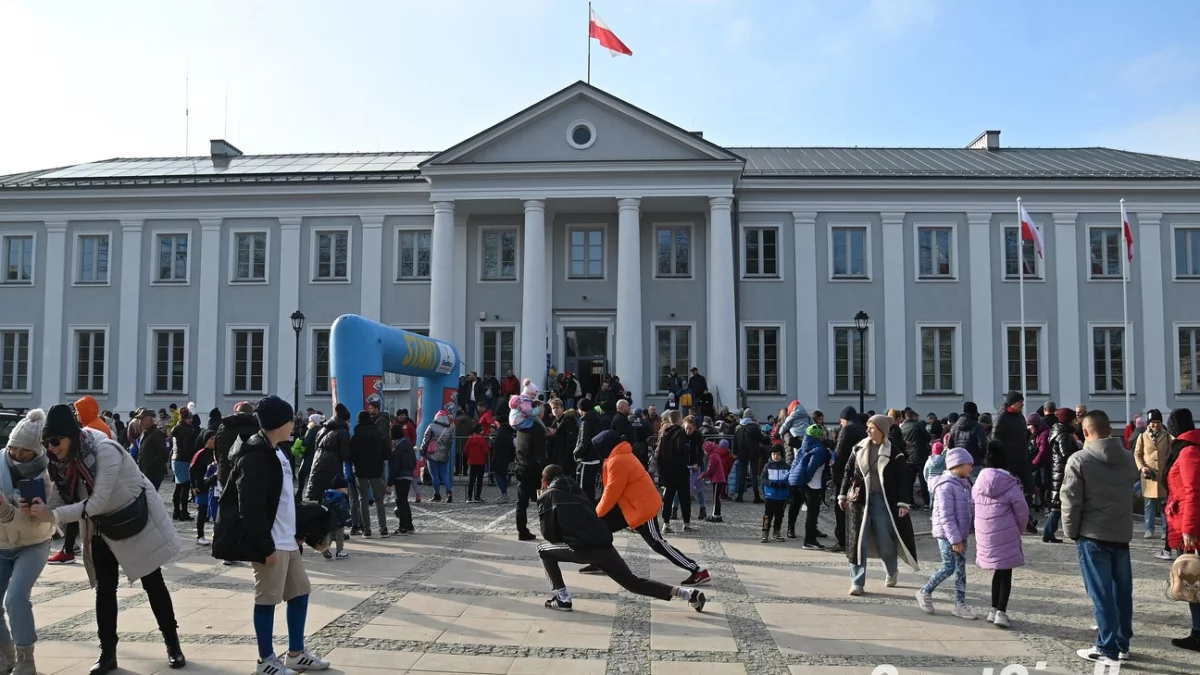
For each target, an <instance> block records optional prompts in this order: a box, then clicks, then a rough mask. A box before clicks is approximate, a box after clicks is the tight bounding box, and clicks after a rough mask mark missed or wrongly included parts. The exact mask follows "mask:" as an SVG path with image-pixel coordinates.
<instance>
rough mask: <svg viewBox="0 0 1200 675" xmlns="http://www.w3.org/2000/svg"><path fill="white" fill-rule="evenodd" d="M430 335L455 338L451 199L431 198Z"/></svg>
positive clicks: (448, 340) (438, 337)
mask: <svg viewBox="0 0 1200 675" xmlns="http://www.w3.org/2000/svg"><path fill="white" fill-rule="evenodd" d="M430 248H431V250H430V257H431V258H432V260H431V261H430V263H431V264H430V270H429V336H430V337H432V338H435V339H437V340H445V341H447V342H450V341H452V340H454V202H434V204H433V242H432V243H431V245H430Z"/></svg>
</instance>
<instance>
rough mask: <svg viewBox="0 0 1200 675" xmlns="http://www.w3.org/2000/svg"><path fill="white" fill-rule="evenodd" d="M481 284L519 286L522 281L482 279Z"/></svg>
mask: <svg viewBox="0 0 1200 675" xmlns="http://www.w3.org/2000/svg"><path fill="white" fill-rule="evenodd" d="M479 283H481V284H518V283H521V280H520V279H480V280H479Z"/></svg>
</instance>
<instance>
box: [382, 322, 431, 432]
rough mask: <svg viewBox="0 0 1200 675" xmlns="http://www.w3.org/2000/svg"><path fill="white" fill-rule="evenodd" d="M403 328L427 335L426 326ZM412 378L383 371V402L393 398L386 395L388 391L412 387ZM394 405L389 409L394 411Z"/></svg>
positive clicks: (405, 389) (404, 389) (406, 389)
mask: <svg viewBox="0 0 1200 675" xmlns="http://www.w3.org/2000/svg"><path fill="white" fill-rule="evenodd" d="M404 330H406V331H408V332H410V333H416V334H417V335H424V336H425V337H429V329H428V328H405V329H404ZM414 379H416V378H414V377H413V376H412V375H401V374H399V373H389V372H386V371H384V373H383V400H384V402H385V403H386V402H389V401H392V400H393V399H394V398H395V397H394V396H389V395H388V393H389V392H398V391H408V390H409V389H412V383H413V380H414ZM389 404H390V403H389ZM396 407H397V406H396V405H392V407H391V408H390V410H392V411H393V412H394V411H395V409H396Z"/></svg>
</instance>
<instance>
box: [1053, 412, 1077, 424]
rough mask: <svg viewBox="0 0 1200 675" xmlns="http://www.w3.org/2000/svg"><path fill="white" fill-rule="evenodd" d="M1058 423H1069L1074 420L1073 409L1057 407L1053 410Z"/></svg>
mask: <svg viewBox="0 0 1200 675" xmlns="http://www.w3.org/2000/svg"><path fill="white" fill-rule="evenodd" d="M1054 416H1055V417H1056V418H1058V423H1059V424H1070V423H1071V422H1074V421H1075V411H1074V410H1072V409H1070V408H1059V409H1058V410H1055V411H1054Z"/></svg>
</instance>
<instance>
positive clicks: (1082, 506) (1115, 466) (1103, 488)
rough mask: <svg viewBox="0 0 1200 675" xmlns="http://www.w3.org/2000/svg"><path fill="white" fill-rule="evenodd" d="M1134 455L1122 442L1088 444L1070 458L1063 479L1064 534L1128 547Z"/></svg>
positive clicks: (1106, 439)
mask: <svg viewBox="0 0 1200 675" xmlns="http://www.w3.org/2000/svg"><path fill="white" fill-rule="evenodd" d="M1137 482H1138V470H1137V464H1136V463H1135V462H1134V460H1133V453H1131V452H1129V451H1128V450H1126V449H1125V447H1124V446H1123V445H1122V444H1121V439H1119V438H1104V439H1100V440H1093V441H1088V442H1087V443H1084V444H1083V450H1080V451H1079V452H1076V453H1075V454H1073V455H1071V457H1070V459H1068V460H1067V468H1066V472H1065V475H1064V476H1063V484H1062V490H1061V491H1060V493H1059V496H1060V497H1061V499H1062V523H1063V532H1065V533H1066V535H1067V537H1069V538H1071V539H1092V540H1095V541H1099V542H1104V543H1108V544H1122V545H1128V544H1129V542H1130V540H1132V539H1133V509H1132V504H1133V486H1134V484H1135V483H1137Z"/></svg>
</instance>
